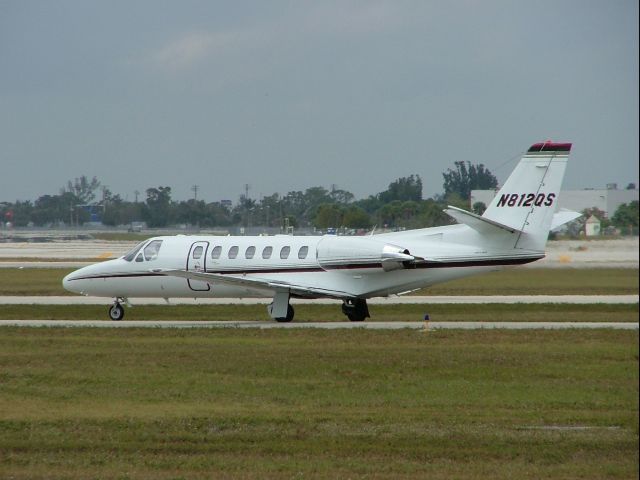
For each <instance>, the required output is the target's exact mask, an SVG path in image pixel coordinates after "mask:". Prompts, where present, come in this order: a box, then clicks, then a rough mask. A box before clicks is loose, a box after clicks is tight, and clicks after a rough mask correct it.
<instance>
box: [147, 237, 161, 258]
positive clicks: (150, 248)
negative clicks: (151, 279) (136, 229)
mask: <svg viewBox="0 0 640 480" xmlns="http://www.w3.org/2000/svg"><path fill="white" fill-rule="evenodd" d="M161 245H162V240H152V241H151V242H149V245H147V246H146V247H144V259H145V260H146V261H150V260H155V259H156V258H158V252H159V251H160V246H161Z"/></svg>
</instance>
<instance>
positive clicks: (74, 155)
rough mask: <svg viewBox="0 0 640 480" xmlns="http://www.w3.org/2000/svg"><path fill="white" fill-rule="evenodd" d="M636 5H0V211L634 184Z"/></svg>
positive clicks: (478, 1) (421, 0)
mask: <svg viewBox="0 0 640 480" xmlns="http://www.w3.org/2000/svg"><path fill="white" fill-rule="evenodd" d="M638 56H639V54H638V1H637V0H600V1H588V0H575V1H573V0H549V1H545V0H542V1H538V0H536V1H531V0H521V1H519V0H505V1H493V0H454V1H445V0H438V1H428V0H417V1H404V0H390V1H376V0H372V1H349V0H335V1H333V0H323V1H315V2H311V1H300V0H296V1H275V0H272V1H268V2H265V1H258V0H254V1H224V2H223V1H211V0H209V1H190V0H180V1H177V0H176V1H158V0H139V1H135V0H122V1H117V0H109V1H106V0H105V1H89V0H69V1H63V0H56V1H52V0H43V1H33V0H15V1H13V0H0V167H1V171H0V201H15V200H16V199H20V200H34V199H36V198H37V197H38V196H40V195H42V194H47V193H48V194H58V193H59V190H60V188H61V187H62V186H64V185H65V184H66V182H67V180H69V179H73V178H75V177H79V176H80V175H87V176H89V177H92V176H97V177H98V179H99V180H100V181H101V182H102V183H103V184H104V185H106V186H108V187H109V189H110V190H111V191H113V192H114V193H119V194H120V195H121V196H122V197H123V198H127V199H129V200H133V198H134V191H135V190H139V191H140V192H143V193H141V195H140V198H141V199H144V191H145V190H146V189H147V188H149V187H157V186H160V185H162V186H165V185H168V186H171V187H172V189H173V198H174V199H176V200H181V199H186V198H189V197H191V196H192V195H193V192H192V191H191V186H192V185H196V184H197V185H199V192H198V197H199V198H202V199H205V200H207V201H217V200H220V199H231V200H233V201H234V202H236V201H237V200H238V197H239V195H240V194H241V193H243V192H244V184H249V185H250V190H249V196H250V197H252V198H260V197H261V196H263V195H270V194H272V193H275V192H278V193H286V192H288V191H291V190H305V189H306V188H309V187H311V186H318V185H320V186H324V187H325V188H327V189H329V188H331V185H332V184H335V185H337V187H338V188H342V189H345V190H349V191H351V192H352V193H354V194H355V196H356V198H362V197H366V196H368V195H371V194H375V193H377V192H380V191H383V190H384V189H386V187H387V186H388V184H389V183H390V182H392V181H393V180H395V179H397V178H399V177H402V176H407V175H410V174H418V175H420V176H421V177H422V180H423V185H424V189H423V196H424V197H425V198H426V197H430V196H432V195H434V194H437V193H441V192H442V172H443V171H445V170H446V169H447V168H449V167H452V166H453V163H454V162H455V161H458V160H468V161H471V162H473V163H484V164H485V165H486V166H487V167H488V168H489V169H490V170H491V171H492V172H493V173H494V174H496V176H497V177H498V179H499V181H501V182H502V181H504V179H505V178H506V177H507V176H508V174H509V173H510V171H511V169H512V168H513V166H514V162H511V163H508V164H506V165H504V166H502V167H500V166H501V165H503V164H505V163H506V162H508V161H509V160H510V159H512V158H514V157H515V156H517V155H518V154H519V153H521V152H523V151H524V150H526V149H527V148H528V147H529V146H530V145H531V144H532V143H535V142H537V141H541V140H547V139H552V140H555V141H569V142H573V143H574V148H573V151H572V155H571V157H570V162H569V168H568V169H567V175H566V177H565V184H564V186H565V188H569V189H575V188H584V187H595V188H598V187H604V185H605V184H606V183H610V182H617V183H618V184H619V186H621V187H622V188H624V187H625V186H626V185H627V184H628V183H629V182H636V183H637V182H638V115H639V113H638V81H639V80H638Z"/></svg>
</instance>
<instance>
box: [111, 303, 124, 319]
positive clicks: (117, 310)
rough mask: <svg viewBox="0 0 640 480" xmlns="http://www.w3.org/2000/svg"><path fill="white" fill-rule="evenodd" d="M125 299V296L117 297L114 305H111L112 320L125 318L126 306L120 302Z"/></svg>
mask: <svg viewBox="0 0 640 480" xmlns="http://www.w3.org/2000/svg"><path fill="white" fill-rule="evenodd" d="M123 301H125V299H124V298H116V299H115V301H114V302H113V305H111V306H110V307H109V318H110V319H111V320H115V321H117V320H122V319H123V318H124V307H123V306H122V304H121V303H120V302H123Z"/></svg>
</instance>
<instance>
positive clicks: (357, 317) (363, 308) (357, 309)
mask: <svg viewBox="0 0 640 480" xmlns="http://www.w3.org/2000/svg"><path fill="white" fill-rule="evenodd" d="M342 313H344V314H345V315H346V316H347V317H348V318H349V320H351V321H352V322H362V321H364V319H365V318H369V317H370V316H371V315H369V307H368V306H367V301H366V300H365V299H364V298H348V299H346V300H343V301H342Z"/></svg>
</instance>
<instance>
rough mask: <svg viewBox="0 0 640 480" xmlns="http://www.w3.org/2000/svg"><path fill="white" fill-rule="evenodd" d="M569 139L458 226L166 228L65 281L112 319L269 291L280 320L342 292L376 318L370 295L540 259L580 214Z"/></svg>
mask: <svg viewBox="0 0 640 480" xmlns="http://www.w3.org/2000/svg"><path fill="white" fill-rule="evenodd" d="M570 150H571V144H570V143H552V142H545V143H536V144H535V145H533V146H532V147H531V148H529V150H528V151H527V153H526V154H525V155H524V156H523V158H522V159H521V160H520V162H519V164H518V165H517V166H516V168H515V170H514V171H513V173H512V174H511V176H510V177H509V178H508V179H507V181H506V182H505V184H504V186H503V187H502V188H501V189H500V191H499V192H498V194H497V195H496V197H495V198H494V199H493V201H492V202H491V204H490V205H489V206H488V208H487V210H486V211H485V212H484V214H483V215H482V216H480V215H476V214H473V213H471V212H467V211H465V210H462V209H460V208H456V207H451V206H450V207H448V208H447V209H445V212H446V213H447V214H449V215H450V216H451V217H453V218H454V219H455V220H457V221H458V222H459V224H457V225H448V226H443V227H434V228H424V229H418V230H409V231H404V232H394V233H384V234H379V235H370V236H366V237H344V236H335V235H324V236H290V235H276V236H258V237H250V236H246V237H245V236H227V237H219V236H185V235H177V236H164V237H155V238H151V239H149V240H146V241H144V242H142V243H140V244H139V245H138V246H136V247H135V248H134V249H133V250H131V251H130V252H129V253H127V254H126V255H124V256H123V257H121V258H118V259H115V260H109V261H106V262H101V263H97V264H94V265H90V266H87V267H84V268H81V269H79V270H76V271H75V272H73V273H71V274H69V275H67V276H66V277H65V278H64V280H63V285H64V288H66V289H67V290H70V291H72V292H76V293H80V294H83V295H93V296H101V297H113V298H114V299H115V300H114V303H113V305H112V306H111V308H110V309H109V316H110V318H111V319H112V320H120V319H122V318H123V317H124V309H123V307H122V303H127V302H128V299H130V298H133V297H158V298H165V299H166V300H167V301H168V299H169V298H172V297H174V298H175V297H194V298H212V297H224V298H229V297H237V298H242V297H270V298H273V302H272V303H271V304H270V305H269V306H268V309H267V310H268V312H269V315H270V316H271V318H273V319H275V320H277V321H279V322H289V321H291V320H292V319H293V316H294V311H293V308H292V307H291V305H290V304H289V299H290V298H292V297H293V298H321V297H325V298H327V297H328V298H335V299H340V300H342V302H343V304H342V311H343V313H344V314H345V315H346V316H347V317H348V318H349V320H352V321H362V320H364V319H365V318H368V317H369V309H368V307H367V299H368V298H372V297H385V296H389V295H394V294H401V293H408V292H411V291H413V290H416V289H420V288H424V287H428V286H430V285H434V284H436V283H441V282H446V281H449V280H453V279H456V278H461V277H466V276H468V275H474V274H478V273H483V272H489V271H493V270H499V269H500V268H502V267H505V266H507V265H521V264H525V263H529V262H534V261H536V260H539V259H541V258H543V257H544V256H545V253H544V249H545V244H546V241H547V237H548V234H549V230H550V229H552V228H555V227H557V226H560V225H562V224H564V223H566V222H569V221H571V220H573V219H574V218H576V217H578V216H579V215H580V214H578V213H576V212H570V211H560V212H558V213H556V207H557V202H558V194H559V192H560V187H561V184H562V178H563V176H564V172H565V167H566V164H567V159H568V156H569V152H570Z"/></svg>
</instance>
